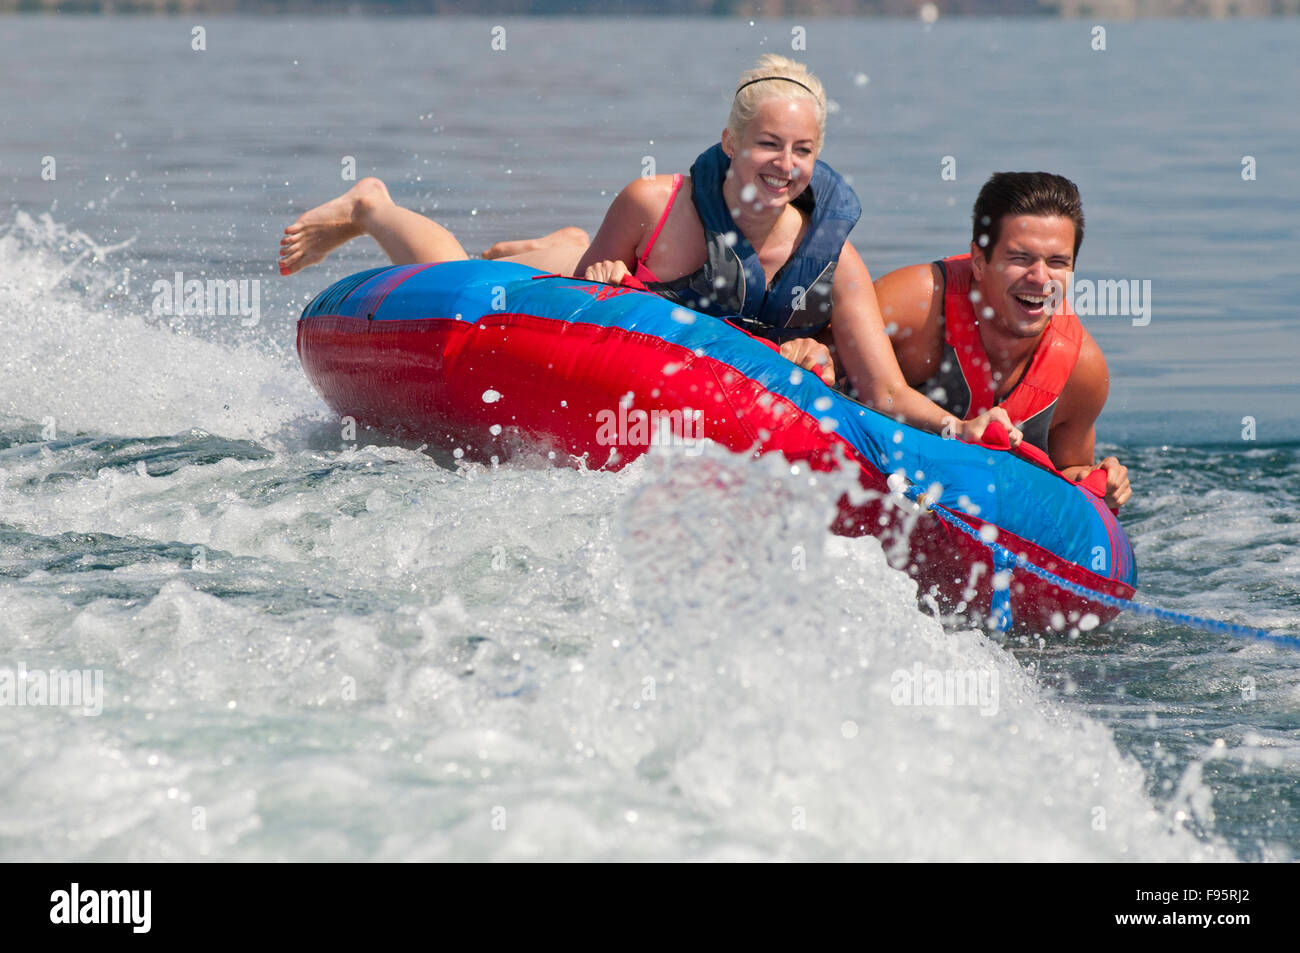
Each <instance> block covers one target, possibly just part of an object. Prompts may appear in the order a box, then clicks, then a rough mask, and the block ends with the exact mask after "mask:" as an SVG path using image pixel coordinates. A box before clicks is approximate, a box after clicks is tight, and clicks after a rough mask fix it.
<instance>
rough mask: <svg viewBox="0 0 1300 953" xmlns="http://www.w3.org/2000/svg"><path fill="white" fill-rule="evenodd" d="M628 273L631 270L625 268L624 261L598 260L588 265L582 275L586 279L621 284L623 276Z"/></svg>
mask: <svg viewBox="0 0 1300 953" xmlns="http://www.w3.org/2000/svg"><path fill="white" fill-rule="evenodd" d="M630 274H632V272H630V271H628V270H627V264H626V263H625V262H622V261H598V262H595V263H594V264H591V265H588V266H587V270H586V271H585V272H584V273H583V276H582V277H584V278H586V279H587V280H588V281H603V282H605V283H606V284H611V285H618V284H622V283H623V279H624V277H626V276H627V275H630Z"/></svg>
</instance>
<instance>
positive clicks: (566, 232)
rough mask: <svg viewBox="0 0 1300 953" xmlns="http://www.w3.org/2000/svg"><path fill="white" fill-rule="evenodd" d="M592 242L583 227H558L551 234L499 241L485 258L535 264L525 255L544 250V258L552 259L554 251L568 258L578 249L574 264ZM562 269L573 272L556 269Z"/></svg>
mask: <svg viewBox="0 0 1300 953" xmlns="http://www.w3.org/2000/svg"><path fill="white" fill-rule="evenodd" d="M590 244H591V237H590V236H589V235H588V234H587V233H586V232H584V231H583V230H582V229H580V228H577V227H575V226H573V225H569V226H567V227H565V228H557V229H556V230H555V231H553V232H551V233H550V234H549V235H543V236H542V237H541V238H524V239H519V240H517V241H509V242H497V243H496V244H495V245H493V246H492V247H491V248H489V249H488V250H487V251H485V252H484V253H483V257H484V258H489V259H494V258H496V259H499V258H504V259H507V260H509V261H521V262H523V263H524V264H525V265H528V264H533V263H532V261H529V260H527V259H525V258H524V256H525V255H529V256H531V255H532V254H533V253H534V252H542V253H543V256H542V257H543V258H545V259H546V260H550V257H549V256H551V255H552V253H554V254H555V255H558V256H560V258H561V259H563V260H567V257H568V256H569V255H571V254H573V251H574V250H575V249H576V251H577V256H576V257H575V258H574V259H573V264H574V265H576V264H577V263H578V259H580V258H581V257H582V253H583V252H585V251H586V250H587V246H588V245H590ZM533 267H535V268H541V267H542V266H541V265H533ZM554 270H555V271H562V272H563V273H564V274H566V275H568V274H572V271H569V270H567V269H559V268H557V269H554Z"/></svg>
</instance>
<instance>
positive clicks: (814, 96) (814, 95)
mask: <svg viewBox="0 0 1300 953" xmlns="http://www.w3.org/2000/svg"><path fill="white" fill-rule="evenodd" d="M768 79H783V80H785V81H786V82H787V83H794V84H795V85H796V86H803V88H804V89H807V90H808V92H810V93H812V98H813V99H815V100H817V105H819V106H820V105H821V97H820V96H818V95H817V94H816V93H813V91H812V89H811V88H809V87H808V86H805V85H804V84H803V83H801V82H799V81H798V80H797V79H791V78H790V77H789V76H760V77H759V78H758V79H751V80H750V81H749V82H748V83H741V84H740V85H739V86H737V87H736V95H737V96H739V95H740V91H741V90H742V89H744V88H745V87H746V86H753V85H754V84H755V83H761V82H763V81H764V80H768Z"/></svg>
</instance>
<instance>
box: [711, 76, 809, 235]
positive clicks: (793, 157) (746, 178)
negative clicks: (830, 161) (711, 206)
mask: <svg viewBox="0 0 1300 953" xmlns="http://www.w3.org/2000/svg"><path fill="white" fill-rule="evenodd" d="M817 134H818V128H817V109H816V107H815V106H814V105H813V103H812V102H810V101H809V100H807V99H802V98H800V99H795V100H790V99H777V98H772V99H767V100H765V101H763V102H762V103H761V104H760V105H759V107H758V114H757V115H756V116H754V118H753V120H752V121H751V122H750V123H749V125H747V126H746V127H745V128H744V130H743V131H742V132H741V134H740V136H739V137H733V136H732V135H731V130H729V129H726V130H723V133H722V149H723V151H724V152H726V153H727V154H728V155H729V156H731V172H732V174H731V175H730V176H729V177H728V178H727V181H726V184H725V185H724V186H723V194H724V195H725V196H726V197H727V200H728V204H729V205H730V206H731V208H733V209H734V208H739V209H740V210H741V211H742V212H762V211H764V210H768V209H780V208H783V207H784V206H786V205H788V204H789V203H790V202H791V201H792V200H793V199H794V198H795V197H796V196H797V195H799V193H800V192H802V191H803V190H804V189H806V188H807V187H808V183H809V182H810V181H812V173H813V166H814V165H815V164H816V162H817Z"/></svg>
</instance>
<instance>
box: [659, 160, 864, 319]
mask: <svg viewBox="0 0 1300 953" xmlns="http://www.w3.org/2000/svg"><path fill="white" fill-rule="evenodd" d="M730 167H731V159H730V158H729V157H728V156H727V154H726V153H725V152H723V151H722V145H721V144H718V145H715V146H713V147H712V148H711V149H708V150H706V151H705V152H704V153H703V154H702V155H701V156H700V157H699V158H698V159H696V160H695V164H694V165H692V166H691V198H692V200H693V201H694V202H695V211H696V213H697V214H698V215H699V216H700V221H701V222H702V223H703V224H704V241H705V246H706V248H707V249H708V260H707V261H706V262H705V263H704V267H702V268H701V269H700V270H699V271H697V272H695V273H694V274H690V275H684V276H682V277H681V278H677V279H675V280H673V281H661V282H653V283H651V284H649V285H648V287H649V288H650V290H651V291H654V292H655V293H657V294H660V295H662V296H663V297H665V298H668V299H669V300H672V301H676V302H677V303H678V304H681V305H684V306H685V307H688V308H692V309H694V310H696V311H703V312H704V313H706V314H713V315H717V316H718V317H721V318H725V319H727V320H730V321H733V322H735V323H737V324H739V325H740V326H741V327H743V328H744V329H745V330H747V331H750V332H751V333H753V334H756V335H758V336H760V337H764V338H768V339H769V340H773V341H785V340H788V339H790V338H795V337H808V336H811V335H813V334H816V333H817V332H819V331H822V330H824V329H825V328H826V326H827V325H829V324H830V321H831V285H832V283H833V282H834V280H835V264H836V262H838V261H839V257H840V251H841V250H842V249H843V248H844V242H845V240H846V239H847V238H848V236H849V232H850V231H852V230H853V226H854V225H855V224H857V221H858V218H859V216H860V215H861V214H862V205H861V203H860V202H859V201H858V197H857V195H856V194H855V193H854V191H853V189H852V188H851V187H850V186H849V185H848V183H846V182H845V181H844V180H843V179H842V178H840V175H839V173H838V172H836V171H835V170H834V169H832V168H831V167H830V166H828V165H827V164H826V163H825V162H822V161H821V160H820V159H819V160H817V164H816V166H815V167H814V169H813V176H812V183H811V185H809V187H808V188H806V189H804V190H803V192H801V193H800V194H799V196H798V197H797V198H796V199H795V200H794V203H793V204H794V205H795V206H796V207H797V208H800V209H802V210H804V211H806V212H807V213H808V215H809V217H810V221H809V223H808V229H807V231H806V232H805V233H804V236H803V241H802V242H800V244H799V247H798V249H796V250H795V253H794V254H793V255H791V256H790V258H789V260H788V261H787V262H786V263H785V264H784V265H782V266H781V269H780V271H778V272H777V273H776V274H775V275H774V276H773V278H772V284H771V286H770V287H769V286H768V284H767V276H766V275H765V274H764V272H763V266H762V264H760V263H759V260H758V253H757V252H756V251H754V247H753V246H752V245H751V244H750V243H749V241H748V240H747V239H746V238H745V236H744V235H743V234H741V231H740V229H739V228H738V227H737V226H736V223H735V221H734V220H733V219H732V217H731V212H730V210H729V209H728V208H727V200H726V199H725V198H723V196H722V183H723V181H724V180H725V179H726V176H727V170H728V169H729V168H730Z"/></svg>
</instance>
